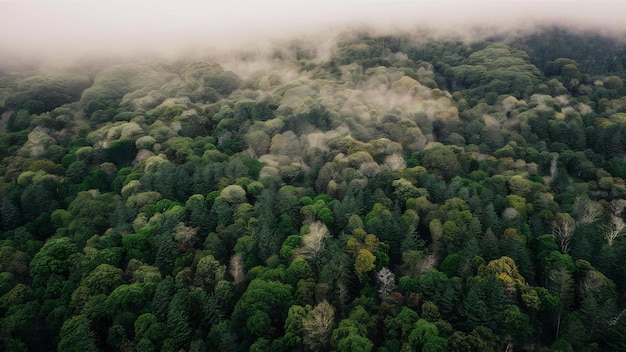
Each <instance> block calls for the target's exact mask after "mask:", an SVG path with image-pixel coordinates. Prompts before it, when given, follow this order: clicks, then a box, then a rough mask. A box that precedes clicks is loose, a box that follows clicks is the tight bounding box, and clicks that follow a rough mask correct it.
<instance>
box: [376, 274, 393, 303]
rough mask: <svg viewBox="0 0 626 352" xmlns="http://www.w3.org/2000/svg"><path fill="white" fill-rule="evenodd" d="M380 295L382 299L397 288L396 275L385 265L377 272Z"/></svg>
mask: <svg viewBox="0 0 626 352" xmlns="http://www.w3.org/2000/svg"><path fill="white" fill-rule="evenodd" d="M376 281H377V282H378V295H379V297H380V298H381V299H384V298H385V297H387V296H388V295H389V294H390V293H391V292H392V291H393V290H394V289H395V288H396V276H395V275H394V274H393V272H392V271H391V270H389V269H388V268H386V267H383V268H382V269H380V271H378V272H377V273H376Z"/></svg>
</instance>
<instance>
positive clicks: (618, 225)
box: [603, 215, 626, 247]
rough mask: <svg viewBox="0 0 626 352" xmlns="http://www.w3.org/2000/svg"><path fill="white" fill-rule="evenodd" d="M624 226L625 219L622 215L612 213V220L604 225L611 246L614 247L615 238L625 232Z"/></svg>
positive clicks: (606, 237)
mask: <svg viewBox="0 0 626 352" xmlns="http://www.w3.org/2000/svg"><path fill="white" fill-rule="evenodd" d="M624 228H626V223H624V219H622V217H621V216H617V215H611V222H610V223H609V224H608V225H606V226H605V227H604V233H603V235H604V239H605V240H606V242H607V243H608V245H609V247H612V246H613V243H614V242H615V240H616V239H617V238H618V237H620V236H622V235H623V234H624V231H623V230H624Z"/></svg>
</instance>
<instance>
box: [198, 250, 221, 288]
mask: <svg viewBox="0 0 626 352" xmlns="http://www.w3.org/2000/svg"><path fill="white" fill-rule="evenodd" d="M225 273H226V266H225V265H221V264H220V262H218V261H217V260H216V259H215V257H213V256H212V255H210V254H209V255H207V256H206V257H203V258H202V259H200V261H198V264H197V265H196V273H195V275H194V284H195V285H196V286H197V287H200V288H202V289H203V290H204V292H206V293H208V294H211V293H213V289H214V288H215V285H216V284H217V282H218V281H220V280H222V279H223V278H224V274H225Z"/></svg>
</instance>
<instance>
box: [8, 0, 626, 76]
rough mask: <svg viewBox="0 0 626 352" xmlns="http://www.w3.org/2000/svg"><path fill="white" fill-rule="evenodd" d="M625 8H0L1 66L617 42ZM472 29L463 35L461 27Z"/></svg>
mask: <svg viewBox="0 0 626 352" xmlns="http://www.w3.org/2000/svg"><path fill="white" fill-rule="evenodd" d="M624 13H626V3H624V2H623V1H620V0H594V1H566V0H556V1H555V0H553V1H540V0H518V1H495V0H480V1H471V0H444V1H434V0H415V1H408V0H385V1H382V0H333V1H331V0H317V1H300V0H291V1H288V0H266V1H246V0H235V1H226V0H223V1H209V2H207V1H200V0H185V1H176V2H175V1H160V0H153V1H145V0H140V1H122V0H109V1H104V0H83V1H78V0H77V1H71V0H65V1H61V0H49V1H45V0H34V1H2V0H0V52H1V53H2V57H1V58H0V60H2V62H1V63H2V64H4V65H7V64H19V63H25V62H39V61H40V60H46V61H48V62H50V61H54V60H56V61H63V60H72V59H76V58H77V57H81V56H91V57H114V56H120V55H121V56H124V57H144V58H145V57H147V56H148V57H149V56H153V57H168V58H176V57H185V56H191V55H207V54H211V53H215V52H217V51H222V50H230V49H242V48H243V49H246V50H250V49H252V48H258V49H257V50H262V49H263V45H267V43H272V42H275V41H277V40H278V41H280V40H283V41H284V40H287V39H288V38H293V37H299V36H301V37H305V38H306V37H307V36H308V38H314V40H318V41H320V43H322V42H323V40H322V39H321V37H324V36H328V35H329V33H337V32H338V31H340V30H346V29H350V28H364V27H368V28H373V29H375V30H377V31H380V32H392V33H395V32H397V31H409V30H412V29H414V28H429V29H430V30H431V34H432V35H433V36H435V35H441V34H445V35H449V34H451V33H454V34H456V35H464V36H465V39H471V37H470V36H474V35H477V36H480V35H488V34H493V33H494V31H502V32H503V33H504V32H510V33H516V32H520V31H526V30H532V29H533V28H536V27H538V26H541V25H542V24H545V23H550V24H558V25H568V26H573V27H575V28H580V29H594V30H600V31H602V32H603V33H605V34H612V33H623V32H624V30H625V29H626V24H625V23H624V21H623V14H624ZM470 27H471V28H473V30H471V31H470V30H467V28H470Z"/></svg>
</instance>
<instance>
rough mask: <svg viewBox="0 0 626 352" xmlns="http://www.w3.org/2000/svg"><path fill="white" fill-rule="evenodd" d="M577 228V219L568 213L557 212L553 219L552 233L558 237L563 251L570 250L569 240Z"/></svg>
mask: <svg viewBox="0 0 626 352" xmlns="http://www.w3.org/2000/svg"><path fill="white" fill-rule="evenodd" d="M575 229H576V221H574V219H573V218H572V216H571V215H569V214H567V213H556V215H554V220H553V221H552V234H553V235H554V237H556V239H557V242H558V244H559V247H560V248H561V252H563V253H567V252H568V251H569V241H570V240H571V239H572V235H573V234H574V230H575Z"/></svg>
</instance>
